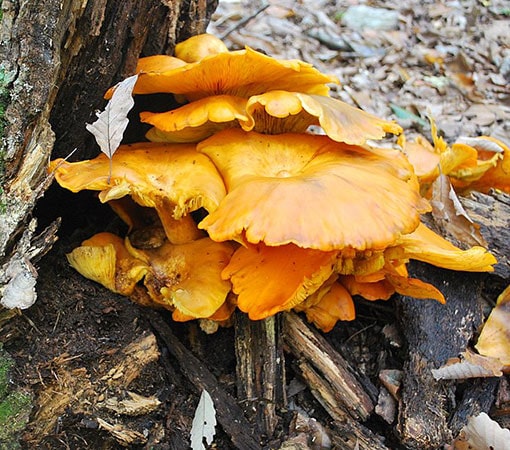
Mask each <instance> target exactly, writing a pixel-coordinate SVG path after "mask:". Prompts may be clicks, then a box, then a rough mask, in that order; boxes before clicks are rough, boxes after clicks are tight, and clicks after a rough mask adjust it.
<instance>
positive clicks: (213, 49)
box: [174, 33, 228, 63]
mask: <svg viewBox="0 0 510 450" xmlns="http://www.w3.org/2000/svg"><path fill="white" fill-rule="evenodd" d="M225 52H228V48H227V46H226V45H225V44H224V43H223V41H222V40H221V39H220V38H218V37H216V36H214V35H212V34H208V33H204V34H198V35H196V36H192V37H190V38H189V39H186V40H185V41H182V42H179V43H178V44H177V45H176V46H175V52H174V53H175V56H176V57H177V58H180V59H182V60H183V61H186V62H188V63H191V62H197V61H200V60H201V59H204V58H205V57H206V56H211V55H216V54H218V53H225Z"/></svg>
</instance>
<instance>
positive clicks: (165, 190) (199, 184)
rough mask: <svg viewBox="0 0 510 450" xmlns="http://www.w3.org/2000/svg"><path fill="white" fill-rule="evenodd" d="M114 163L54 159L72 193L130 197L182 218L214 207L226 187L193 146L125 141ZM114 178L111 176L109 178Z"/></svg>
mask: <svg viewBox="0 0 510 450" xmlns="http://www.w3.org/2000/svg"><path fill="white" fill-rule="evenodd" d="M111 162H112V165H111V177H109V174H110V161H109V160H108V158H107V157H106V155H104V154H101V155H99V156H98V157H97V158H95V159H93V160H86V161H80V162H75V163H70V162H67V161H65V160H63V159H57V160H54V161H52V162H51V163H50V171H54V173H55V178H56V180H57V182H58V183H59V184H60V185H61V186H62V187H64V188H66V189H69V190H70V191H72V192H79V191H81V190H83V189H89V190H95V191H101V192H100V194H99V199H100V200H101V201H102V202H107V201H109V200H114V199H119V198H121V197H124V196H125V195H130V196H131V197H132V198H133V200H134V201H135V202H137V203H138V204H140V205H142V206H148V207H152V208H156V209H157V211H158V214H159V215H160V217H161V219H162V222H163V224H164V222H165V220H164V217H165V215H169V216H170V215H171V216H172V217H173V218H175V219H179V218H181V217H182V216H184V215H186V214H187V213H189V212H191V211H195V210H197V209H199V208H202V207H203V208H205V209H206V210H207V211H213V210H214V209H216V207H217V206H218V204H219V202H220V200H221V199H222V198H223V197H224V196H225V186H224V183H223V180H222V178H221V176H220V175H219V174H218V171H217V170H216V168H215V166H214V165H213V164H212V162H211V161H210V160H209V158H207V156H205V155H203V154H200V153H198V152H197V151H196V149H195V146H194V145H190V144H174V145H172V144H166V145H164V144H154V143H150V142H149V143H139V144H132V145H122V146H120V147H119V149H118V150H117V151H116V152H115V154H114V155H113V157H112V161H111ZM109 178H110V180H109Z"/></svg>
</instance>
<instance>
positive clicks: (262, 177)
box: [50, 34, 510, 331]
mask: <svg viewBox="0 0 510 450" xmlns="http://www.w3.org/2000/svg"><path fill="white" fill-rule="evenodd" d="M137 73H138V79H137V81H136V85H135V86H134V90H133V94H134V96H135V98H136V95H139V94H157V93H171V94H174V96H175V98H176V100H177V101H178V102H179V103H180V104H182V106H180V107H178V108H175V109H172V110H170V111H167V112H162V113H161V112H143V113H141V121H142V122H145V123H148V124H150V125H151V126H152V127H153V128H151V129H150V130H149V132H148V133H147V135H146V137H147V140H148V141H149V142H143V143H137V144H131V145H122V146H121V147H120V148H119V149H118V150H117V151H116V153H115V154H114V155H113V158H112V166H111V168H109V161H108V158H107V157H106V156H105V155H100V156H98V157H97V158H95V159H93V160H87V161H81V162H75V163H69V162H66V161H63V160H60V159H59V160H55V161H53V162H52V163H51V164H50V170H52V171H54V172H55V178H56V180H57V182H58V183H59V184H60V185H61V186H62V187H64V188H66V189H69V190H71V191H73V192H77V191H80V190H83V189H89V190H96V191H99V199H100V201H102V202H107V203H108V204H110V205H111V207H112V208H113V209H114V210H115V211H116V213H117V214H118V215H119V216H120V217H121V218H122V219H123V220H124V221H125V222H126V224H127V225H128V227H129V232H128V234H127V236H125V237H120V236H115V235H113V234H110V233H99V234H97V235H95V236H93V237H91V238H90V239H88V240H86V241H84V242H83V243H82V245H81V246H80V247H78V248H76V249H75V250H74V251H73V252H71V253H70V254H69V255H68V259H69V261H70V263H71V265H72V266H73V267H74V268H75V269H76V270H78V271H79V272H80V273H82V274H83V275H84V276H86V277H88V278H90V279H93V280H95V281H97V282H99V283H101V284H103V285H104V286H106V287H107V288H108V289H110V290H112V291H114V292H118V293H120V294H123V295H126V296H129V297H130V298H131V299H133V300H134V301H136V302H138V303H141V304H143V305H148V306H154V307H162V308H166V309H168V310H171V311H173V313H172V315H173V318H174V320H177V321H186V320H192V319H209V320H210V321H214V322H216V323H218V324H220V325H226V324H228V323H229V318H230V317H231V314H232V312H233V311H234V309H235V308H239V309H240V310H241V311H243V312H245V313H247V314H248V315H249V317H250V318H251V319H253V320H258V319H263V318H266V317H268V316H271V315H273V314H276V313H278V312H279V311H285V310H290V309H294V310H297V311H303V312H304V313H305V314H306V316H307V318H308V320H310V321H311V322H313V323H315V325H316V326H317V327H319V328H321V329H322V330H324V331H329V330H331V329H332V328H333V326H334V325H335V323H336V322H337V321H338V320H352V319H354V317H355V306H354V302H353V298H352V296H354V295H359V296H362V297H364V298H365V299H368V300H384V299H388V298H389V297H390V296H391V295H393V294H394V293H400V294H403V295H408V296H412V297H416V298H427V299H435V300H438V301H440V302H444V301H445V299H444V297H443V295H442V293H441V292H440V291H439V290H438V289H436V288H435V287H434V286H432V285H430V284H428V283H425V282H423V281H421V280H418V279H413V278H410V277H409V276H408V272H407V268H406V265H407V263H408V261H409V260H410V259H416V260H420V261H425V262H427V263H430V264H434V265H436V266H440V267H444V268H449V269H453V270H463V271H491V270H492V266H493V265H494V264H495V263H496V260H495V258H494V257H493V256H492V255H491V254H490V253H488V252H487V251H486V250H485V249H484V248H482V247H473V248H471V249H468V250H461V249H459V248H457V247H455V246H454V245H452V244H451V243H449V242H448V241H446V240H445V239H443V238H442V237H441V236H439V235H438V234H436V233H435V232H433V231H432V230H430V229H429V228H427V227H426V226H425V225H424V224H423V223H422V222H421V220H420V216H421V214H423V213H425V212H427V211H429V210H430V205H429V201H428V200H427V198H426V197H427V186H429V185H430V183H431V182H432V181H433V179H434V178H435V177H437V176H438V175H439V173H440V172H441V173H443V174H447V175H449V174H451V176H452V178H455V180H456V181H455V183H456V185H457V186H459V187H461V188H463V189H467V188H468V187H469V185H470V184H473V185H474V186H476V187H477V188H479V187H482V186H488V185H490V186H494V183H496V185H497V186H496V187H499V188H502V189H505V190H507V191H508V190H509V185H510V183H509V180H508V174H509V170H508V165H509V156H508V154H509V151H508V148H507V147H504V146H503V147H501V148H502V149H503V150H504V151H502V152H499V153H498V155H497V156H494V154H491V155H490V158H489V157H487V155H486V154H485V153H484V152H483V151H480V150H477V149H476V148H475V147H472V146H470V145H467V144H459V145H457V146H456V147H452V148H450V147H449V146H447V145H446V144H445V143H444V142H443V141H442V140H441V139H439V138H437V137H435V138H434V145H431V144H429V143H428V142H426V140H425V139H421V140H417V141H415V142H413V143H406V142H405V139H403V134H402V129H401V127H400V126H399V125H398V124H396V123H394V122H391V121H386V120H382V119H380V118H378V117H375V116H373V115H371V114H368V113H366V112H364V111H362V110H359V109H357V108H354V107H352V106H350V105H348V104H346V103H344V102H342V101H340V100H337V99H334V98H332V97H331V96H330V95H329V87H328V84H331V83H337V82H338V81H337V80H336V79H335V78H334V77H332V76H328V75H324V74H322V73H320V72H319V71H318V70H317V69H315V68H314V67H312V66H311V65H309V64H307V63H304V62H302V61H298V60H276V59H274V58H271V57H269V56H266V55H264V54H262V53H259V52H257V51H254V50H252V49H250V48H245V49H244V50H238V51H228V49H227V48H226V47H225V45H224V44H223V43H222V42H221V41H220V40H219V39H217V38H215V37H214V36H211V35H207V34H205V35H199V36H195V37H193V38H190V39H189V40H187V41H185V42H182V43H180V44H178V45H177V47H176V50H175V56H174V57H172V56H166V55H157V56H150V57H146V58H142V59H140V61H139V64H138V67H137ZM112 92H113V91H112V90H110V91H109V92H108V93H107V97H108V96H111V95H112ZM312 125H314V126H315V127H314V129H320V130H321V131H322V132H321V134H317V133H315V134H312V133H311V132H310V131H309V130H310V126H312ZM387 134H393V135H400V138H399V143H400V147H398V146H397V145H396V144H395V148H393V149H388V148H382V147H378V146H377V145H375V144H374V142H376V141H377V140H380V139H382V138H384V137H385V136H386V135H387ZM499 144H500V145H503V144H502V143H499ZM487 161H490V162H487ZM109 171H111V173H109ZM198 210H201V211H202V214H201V216H202V217H203V216H204V215H205V218H203V219H201V220H194V217H196V215H194V214H192V213H193V212H195V211H198Z"/></svg>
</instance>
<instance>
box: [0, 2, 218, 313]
mask: <svg viewBox="0 0 510 450" xmlns="http://www.w3.org/2000/svg"><path fill="white" fill-rule="evenodd" d="M216 4H217V1H216V0H85V1H82V0H64V1H61V0H46V1H41V0H34V1H30V2H22V1H19V0H4V1H3V2H2V6H1V7H2V11H3V17H2V22H1V38H0V39H1V41H0V60H1V65H0V83H2V86H0V88H2V90H4V91H7V92H8V94H9V101H8V102H7V103H8V104H7V105H2V106H5V107H6V111H5V117H4V118H2V119H1V120H3V121H4V123H5V129H4V134H3V136H2V147H1V151H0V179H1V183H2V187H1V190H0V289H1V294H2V295H0V298H3V300H2V302H3V303H4V304H5V305H7V306H13V305H16V306H20V307H28V306H30V305H31V304H32V303H33V302H34V301H35V298H36V294H35V282H36V276H37V273H36V271H35V269H34V267H33V265H32V262H31V261H33V260H34V258H37V257H38V256H39V257H40V256H41V254H43V253H45V252H46V251H47V250H48V249H49V248H50V247H51V245H52V243H53V242H54V240H55V237H54V235H55V230H56V224H55V225H53V226H51V227H49V228H47V229H46V230H44V231H41V230H38V229H37V222H36V221H37V217H34V214H33V211H34V208H35V205H36V203H37V200H38V199H39V198H40V197H41V196H42V195H43V194H44V193H45V192H46V191H47V189H48V186H49V184H50V183H51V176H49V175H48V174H47V171H46V168H47V164H48V160H49V159H50V156H51V155H53V157H56V156H67V155H68V154H69V153H71V151H72V150H73V149H74V148H77V149H79V155H80V158H81V159H84V157H88V156H92V155H91V154H87V152H86V150H85V149H84V143H86V142H87V138H86V137H85V135H86V133H87V132H86V130H85V123H87V122H90V121H91V119H92V117H93V115H94V111H95V110H97V109H98V108H100V107H102V106H103V100H102V96H103V94H104V92H105V90H106V89H107V88H108V87H109V86H111V85H113V84H115V83H116V82H118V81H119V80H120V79H122V78H123V77H124V76H126V75H128V74H130V73H132V72H133V69H134V67H135V65H136V61H137V59H138V57H139V56H140V55H151V54H156V53H171V52H172V51H173V48H174V46H175V43H176V42H178V41H180V40H183V39H186V38H188V37H189V36H191V35H194V34H197V33H201V32H204V31H205V27H206V24H207V22H208V19H209V17H210V14H211V13H212V11H214V9H215V7H216ZM2 109H3V108H2ZM54 148H55V150H54V151H53V153H52V150H53V149H54ZM91 148H93V147H92V146H89V149H91ZM37 234H38V236H36V235H37Z"/></svg>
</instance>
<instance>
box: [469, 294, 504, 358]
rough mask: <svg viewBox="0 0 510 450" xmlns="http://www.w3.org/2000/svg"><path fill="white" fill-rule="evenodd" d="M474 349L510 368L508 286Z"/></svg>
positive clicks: (499, 298)
mask: <svg viewBox="0 0 510 450" xmlns="http://www.w3.org/2000/svg"><path fill="white" fill-rule="evenodd" d="M475 348H476V349H477V350H478V352H479V353H480V354H481V355H485V356H490V357H493V358H498V359H499V360H500V361H501V362H502V363H503V364H504V365H506V366H510V285H509V286H508V287H507V288H506V289H505V290H504V291H503V292H502V293H501V295H500V296H499V297H498V300H497V302H496V307H495V308H494V309H493V310H492V312H491V313H490V315H489V318H488V319H487V321H486V322H485V325H484V327H483V329H482V332H481V333H480V337H479V338H478V342H477V343H476V345H475Z"/></svg>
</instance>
